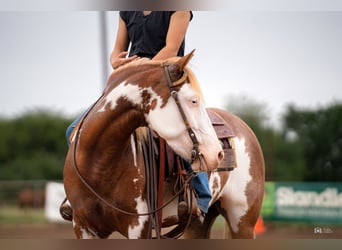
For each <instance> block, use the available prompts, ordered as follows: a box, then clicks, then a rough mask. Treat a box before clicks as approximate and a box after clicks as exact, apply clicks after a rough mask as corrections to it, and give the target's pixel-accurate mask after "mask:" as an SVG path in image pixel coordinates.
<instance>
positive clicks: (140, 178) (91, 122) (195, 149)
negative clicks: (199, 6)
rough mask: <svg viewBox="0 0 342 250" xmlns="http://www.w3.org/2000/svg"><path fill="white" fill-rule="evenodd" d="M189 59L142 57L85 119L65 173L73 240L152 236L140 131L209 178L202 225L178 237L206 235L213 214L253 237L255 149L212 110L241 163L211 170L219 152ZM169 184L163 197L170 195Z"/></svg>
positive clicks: (259, 167)
mask: <svg viewBox="0 0 342 250" xmlns="http://www.w3.org/2000/svg"><path fill="white" fill-rule="evenodd" d="M192 56H193V52H191V53H189V54H188V55H186V56H184V57H180V58H178V57H177V58H172V59H168V60H165V61H153V60H147V59H140V60H137V61H134V62H131V63H129V64H127V65H124V66H122V67H120V68H119V69H118V70H116V71H114V72H113V73H112V75H111V76H110V77H109V80H108V83H107V86H106V88H105V89H104V91H103V94H102V96H101V97H100V98H99V99H98V100H97V101H96V102H95V103H94V105H93V106H92V107H91V108H90V109H89V110H88V111H87V112H86V114H85V115H84V116H83V118H82V120H81V121H80V123H79V125H78V128H77V129H76V131H75V133H74V135H73V138H72V141H71V144H70V147H69V150H68V152H67V156H66V160H65V165H64V171H63V182H64V189H65V192H66V195H67V199H68V201H69V203H70V205H71V207H72V220H73V229H74V232H75V235H76V237H77V238H108V237H109V236H110V235H111V234H112V233H113V232H119V233H120V234H122V235H123V236H124V237H126V238H129V239H139V238H149V237H151V234H150V231H149V228H150V223H151V216H150V211H149V210H150V209H149V205H148V204H147V193H146V185H147V179H146V174H147V170H146V168H145V163H144V152H143V144H144V143H145V142H146V141H147V140H148V139H149V138H148V136H147V135H146V130H144V129H142V127H148V128H150V129H151V130H153V131H154V132H155V133H156V134H157V135H158V136H159V137H160V138H163V139H164V140H165V141H166V143H167V145H169V146H170V147H171V148H172V150H173V151H174V152H175V153H176V154H177V155H179V156H180V157H181V158H182V159H184V160H186V161H189V162H191V167H192V170H193V171H194V172H197V171H206V172H208V173H209V175H208V176H209V177H210V178H209V183H210V188H211V192H212V197H213V198H212V200H211V206H210V209H209V211H208V214H207V215H206V216H205V218H204V220H203V221H200V220H199V217H198V218H197V221H196V220H193V222H191V223H190V224H189V225H188V227H187V229H186V232H184V237H190V238H208V237H209V236H210V233H209V231H210V228H211V226H212V224H213V222H214V220H215V219H216V217H217V216H218V215H219V214H221V215H223V217H224V218H225V219H226V221H227V224H228V228H229V230H230V232H231V236H232V237H233V238H253V237H254V225H255V223H256V220H257V218H258V216H259V213H260V208H261V203H262V196H263V192H264V191H263V185H264V184H263V183H264V180H263V178H264V163H263V157H262V151H261V148H260V145H259V144H258V141H257V139H256V137H255V135H254V134H253V132H252V131H251V129H250V128H249V127H248V126H247V125H246V124H245V123H244V122H242V121H241V120H240V119H239V118H237V117H235V116H234V115H232V114H230V113H227V112H225V111H223V110H218V109H213V111H215V112H216V113H217V114H219V115H220V116H221V117H222V118H223V119H224V120H226V121H227V122H229V123H230V124H231V125H232V128H233V129H234V130H235V133H236V137H235V138H234V144H235V145H234V147H235V148H236V150H235V152H236V160H237V163H238V165H239V167H237V168H236V169H234V171H232V172H218V171H217V169H218V166H219V165H220V163H221V161H222V160H223V158H224V153H223V150H222V144H221V142H220V141H219V140H218V138H217V135H216V132H215V130H214V128H213V126H212V124H211V121H210V119H209V116H208V113H207V110H206V109H205V106H204V101H203V96H202V93H201V90H200V87H199V85H198V83H197V81H196V79H195V77H194V74H193V73H192V72H191V70H190V69H189V68H188V67H187V64H188V62H189V61H190V59H191V57H192ZM147 168H148V166H147ZM171 183H172V182H171ZM168 185H170V183H169V184H166V185H165V188H164V199H167V197H169V196H170V195H171V194H172V193H173V190H172V187H170V186H168ZM165 210H166V209H165ZM171 210H172V209H171ZM164 216H165V218H163V221H164V222H165V221H167V220H168V219H169V218H170V216H169V214H168V213H167V212H166V213H165V214H164ZM172 218H174V216H173V217H172ZM169 221H170V220H169ZM163 224H165V223H163Z"/></svg>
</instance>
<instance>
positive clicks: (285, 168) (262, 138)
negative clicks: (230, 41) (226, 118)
mask: <svg viewBox="0 0 342 250" xmlns="http://www.w3.org/2000/svg"><path fill="white" fill-rule="evenodd" d="M227 100H229V101H228V102H227V104H226V110H228V111H229V112H232V113H234V114H235V115H237V116H239V117H240V118H241V119H242V120H244V121H245V122H246V123H247V124H248V125H249V126H250V127H251V129H252V130H253V131H254V133H255V134H256V136H257V138H258V140H259V143H260V145H261V148H262V150H263V154H264V158H265V167H266V180H267V181H301V180H303V178H304V176H305V172H306V169H305V161H304V158H303V152H302V147H301V145H300V144H299V143H298V142H297V141H295V140H291V139H290V138H288V137H286V136H285V134H283V133H282V132H281V131H277V130H276V129H274V128H273V127H271V126H270V125H269V116H268V113H269V112H268V110H267V105H266V104H265V103H261V102H258V101H256V100H254V99H252V98H250V97H246V96H229V97H228V98H227Z"/></svg>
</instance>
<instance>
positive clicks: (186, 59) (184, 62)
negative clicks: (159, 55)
mask: <svg viewBox="0 0 342 250" xmlns="http://www.w3.org/2000/svg"><path fill="white" fill-rule="evenodd" d="M194 53H195V50H194V49H193V50H192V51H191V52H190V53H188V54H186V55H185V56H183V57H181V58H180V59H179V60H178V61H177V62H176V64H178V65H179V68H180V70H182V71H183V69H184V68H185V66H186V65H187V64H188V63H189V61H190V60H191V58H192V57H193V56H194Z"/></svg>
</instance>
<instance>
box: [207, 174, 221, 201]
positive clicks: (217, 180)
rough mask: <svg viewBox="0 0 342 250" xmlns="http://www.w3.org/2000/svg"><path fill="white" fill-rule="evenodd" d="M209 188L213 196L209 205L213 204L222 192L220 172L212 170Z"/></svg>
mask: <svg viewBox="0 0 342 250" xmlns="http://www.w3.org/2000/svg"><path fill="white" fill-rule="evenodd" d="M209 188H210V192H211V196H212V198H211V200H210V202H209V206H211V205H212V203H213V202H214V201H216V200H217V198H218V196H219V195H220V193H221V188H222V186H221V177H220V175H219V173H218V172H211V175H210V178H209Z"/></svg>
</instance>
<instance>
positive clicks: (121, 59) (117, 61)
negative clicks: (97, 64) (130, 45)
mask: <svg viewBox="0 0 342 250" xmlns="http://www.w3.org/2000/svg"><path fill="white" fill-rule="evenodd" d="M127 54H128V52H127V51H122V52H120V54H119V55H118V56H116V57H112V58H111V60H110V63H111V65H112V67H113V69H117V68H119V67H120V66H122V65H125V64H126V63H129V62H131V61H134V60H136V59H138V58H139V57H138V56H136V55H135V56H131V57H126V56H127Z"/></svg>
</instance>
